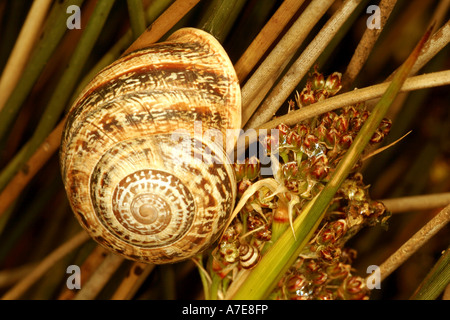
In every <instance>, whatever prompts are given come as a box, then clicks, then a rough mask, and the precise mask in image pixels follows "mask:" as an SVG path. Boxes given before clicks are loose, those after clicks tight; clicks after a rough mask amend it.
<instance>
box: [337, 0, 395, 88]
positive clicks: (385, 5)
mask: <svg viewBox="0 0 450 320" xmlns="http://www.w3.org/2000/svg"><path fill="white" fill-rule="evenodd" d="M396 3H397V0H382V1H381V2H380V5H379V7H380V11H381V19H380V28H379V29H378V28H375V29H369V28H367V29H366V31H365V32H364V34H363V36H362V38H361V41H360V42H359V43H358V46H357V47H356V50H355V53H354V54H353V57H352V59H351V60H350V63H349V64H348V66H347V69H346V71H345V73H344V75H343V77H342V90H343V91H347V90H348V88H349V87H350V85H351V84H352V83H353V81H354V80H355V79H356V76H357V75H358V74H359V72H360V71H361V69H362V67H363V65H364V64H365V63H366V61H367V58H368V57H369V54H370V53H371V52H372V48H373V46H374V45H375V43H376V41H377V40H378V37H379V36H380V34H381V31H383V28H384V26H385V24H386V21H387V20H388V19H389V16H390V14H391V12H392V9H394V6H395V4H396Z"/></svg>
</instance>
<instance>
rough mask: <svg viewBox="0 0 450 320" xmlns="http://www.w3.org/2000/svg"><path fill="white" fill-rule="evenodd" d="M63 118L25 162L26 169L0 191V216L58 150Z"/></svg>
mask: <svg viewBox="0 0 450 320" xmlns="http://www.w3.org/2000/svg"><path fill="white" fill-rule="evenodd" d="M64 123H65V119H64V120H62V121H61V122H60V123H59V124H58V126H57V127H56V128H55V129H54V130H53V131H52V132H51V133H50V135H49V136H48V137H47V139H46V140H45V141H44V142H43V143H42V144H41V145H40V147H39V148H38V149H37V150H36V152H35V153H34V154H33V155H32V156H31V158H30V160H28V162H27V163H26V164H25V168H27V170H20V171H19V172H18V173H17V174H16V175H15V176H14V177H13V178H12V179H11V181H10V182H9V183H8V185H7V186H6V187H5V189H3V191H2V192H1V193H0V216H2V214H3V213H4V212H5V211H6V210H7V209H8V207H9V206H10V205H11V204H12V203H13V202H14V200H15V199H16V198H17V197H18V196H19V194H20V193H21V192H22V190H23V189H24V188H25V187H26V186H27V184H28V183H29V182H30V180H31V179H32V178H33V177H34V176H35V174H36V173H37V172H38V171H39V170H40V169H41V168H42V166H44V164H45V163H47V161H48V160H49V159H50V158H51V156H52V155H53V154H54V153H55V152H56V150H58V148H59V145H60V143H61V134H62V130H63V128H64Z"/></svg>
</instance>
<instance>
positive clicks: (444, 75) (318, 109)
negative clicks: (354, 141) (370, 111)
mask: <svg viewBox="0 0 450 320" xmlns="http://www.w3.org/2000/svg"><path fill="white" fill-rule="evenodd" d="M391 83H392V82H384V83H380V84H376V85H373V86H370V87H367V88H363V89H355V90H353V91H350V92H346V93H342V94H339V95H336V96H334V97H331V98H329V99H325V100H323V101H319V102H316V103H314V104H312V105H309V106H307V107H304V108H301V109H299V110H295V111H292V112H289V113H288V114H286V115H283V116H280V117H278V118H275V119H273V120H271V121H268V122H266V123H264V124H262V125H260V126H259V127H258V129H269V128H274V127H276V126H277V125H279V124H280V123H284V124H287V125H293V124H295V123H298V122H300V121H303V120H306V119H309V118H312V117H314V116H316V115H319V114H322V113H325V112H328V111H331V110H334V109H337V108H341V107H344V106H349V105H354V104H357V103H360V102H364V101H368V100H371V99H376V98H379V97H381V96H382V95H383V92H384V91H386V89H387V88H388V86H389V85H390V84H391ZM449 84H450V70H445V71H439V72H434V73H429V74H424V75H420V76H415V77H411V78H408V79H407V80H406V81H405V83H404V85H403V86H402V88H401V89H400V92H407V91H412V90H420V89H426V88H434V87H438V86H444V85H449Z"/></svg>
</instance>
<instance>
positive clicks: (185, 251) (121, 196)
mask: <svg viewBox="0 0 450 320" xmlns="http://www.w3.org/2000/svg"><path fill="white" fill-rule="evenodd" d="M199 127H200V129H201V130H202V132H205V131H207V130H215V131H216V132H219V133H221V134H222V135H223V136H222V137H226V130H228V129H240V127H241V93H240V87H239V82H238V79H237V76H236V73H235V70H234V68H233V65H232V63H231V61H230V59H229V57H228V55H227V54H226V52H225V50H224V49H223V48H222V46H221V45H220V43H219V42H218V41H217V40H216V39H215V38H214V37H213V36H212V35H210V34H208V33H207V32H204V31H201V30H198V29H194V28H183V29H179V30H178V31H176V32H174V33H173V34H172V35H171V36H170V37H169V38H167V40H166V41H164V42H160V43H156V44H152V45H150V46H149V47H146V48H143V49H139V50H137V51H134V52H131V53H130V54H127V55H126V56H124V57H122V58H120V59H119V60H117V61H115V62H114V63H112V64H111V65H109V66H107V67H106V68H105V69H103V70H102V71H101V72H99V73H98V74H97V75H96V76H95V78H94V79H93V80H92V81H91V82H90V83H89V84H88V85H87V87H86V88H85V89H84V90H83V91H82V93H81V94H80V95H79V97H78V98H77V99H76V101H75V102H74V104H73V105H72V107H71V109H70V111H69V115H68V120H67V123H66V126H65V129H64V132H63V137H62V143H61V151H60V164H61V171H62V177H63V181H64V185H65V189H66V192H67V196H68V199H69V201H70V205H71V207H72V210H73V212H74V213H75V216H76V217H77V219H78V221H79V222H80V224H81V225H82V226H83V228H84V229H86V231H87V232H88V233H89V234H90V236H91V237H92V238H93V239H94V240H95V241H97V242H98V243H99V244H101V245H102V246H104V247H106V248H108V249H110V250H112V251H114V252H116V253H118V254H121V255H123V256H124V257H126V258H128V259H131V260H136V261H140V262H145V263H154V264H163V263H173V262H178V261H181V260H185V259H188V258H190V257H193V256H195V255H197V254H198V253H200V252H202V251H203V250H205V249H207V248H208V247H209V246H210V245H211V244H212V243H213V242H214V241H215V240H216V239H217V238H218V237H219V236H220V234H221V233H222V231H223V228H224V226H225V223H226V221H227V219H228V217H229V216H230V214H231V211H232V210H233V207H234V203H235V198H236V178H235V173H234V169H233V167H232V165H231V161H229V160H227V159H228V158H227V154H226V150H225V148H224V146H225V143H222V142H223V141H220V139H204V138H202V137H203V135H201V134H198V132H197V131H198V128H199Z"/></svg>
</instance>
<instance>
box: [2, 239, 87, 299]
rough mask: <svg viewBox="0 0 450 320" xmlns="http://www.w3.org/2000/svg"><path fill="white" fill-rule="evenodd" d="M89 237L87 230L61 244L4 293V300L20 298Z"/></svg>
mask: <svg viewBox="0 0 450 320" xmlns="http://www.w3.org/2000/svg"><path fill="white" fill-rule="evenodd" d="M88 239H89V235H88V234H87V233H86V232H84V231H81V232H80V233H78V234H77V235H75V236H74V237H73V238H71V239H70V240H68V241H67V242H65V243H64V244H62V245H61V246H59V247H58V248H57V249H56V250H54V251H53V252H52V253H51V254H49V255H48V256H47V257H46V258H45V259H43V260H42V261H41V262H40V263H39V265H38V266H36V268H34V269H33V271H32V272H31V273H29V274H28V275H27V276H26V277H25V278H23V279H22V280H21V281H20V282H19V283H17V284H16V285H15V286H14V287H12V288H11V289H10V290H9V291H8V292H6V293H5V294H4V295H3V297H2V300H16V299H18V298H20V297H21V296H22V294H24V293H25V292H26V291H27V290H28V289H29V288H30V287H31V286H32V285H33V284H34V283H35V282H36V281H37V280H38V279H40V278H41V277H42V276H43V275H44V274H45V273H46V272H47V270H49V269H50V268H51V267H52V266H53V265H54V264H55V263H56V261H58V260H60V259H61V258H62V257H64V256H65V255H67V254H68V253H69V252H71V251H72V250H74V249H75V248H77V247H79V246H80V245H82V244H83V243H84V242H86V241H87V240H88Z"/></svg>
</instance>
